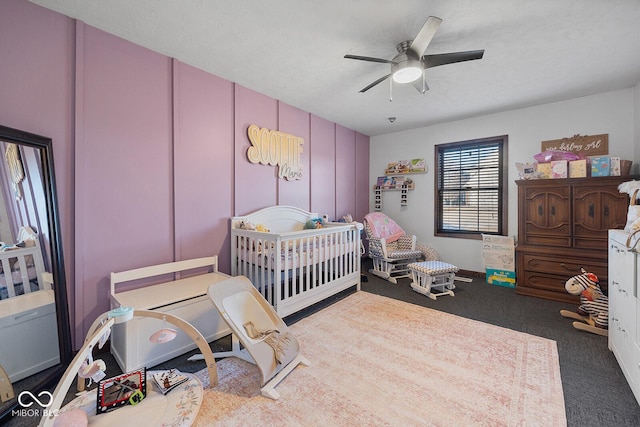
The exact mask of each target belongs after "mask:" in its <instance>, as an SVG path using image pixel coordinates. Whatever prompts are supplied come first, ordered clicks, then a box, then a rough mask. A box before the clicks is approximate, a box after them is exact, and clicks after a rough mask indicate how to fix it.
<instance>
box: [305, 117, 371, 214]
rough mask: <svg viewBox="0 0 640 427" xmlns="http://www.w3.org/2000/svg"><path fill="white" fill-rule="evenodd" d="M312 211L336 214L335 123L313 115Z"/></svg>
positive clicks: (311, 137)
mask: <svg viewBox="0 0 640 427" xmlns="http://www.w3.org/2000/svg"><path fill="white" fill-rule="evenodd" d="M310 139H311V147H310V150H309V151H310V152H311V164H310V171H309V176H310V179H311V188H312V189H313V191H311V211H312V212H317V213H319V214H321V215H322V214H325V213H326V214H328V215H329V216H330V217H331V219H335V216H336V130H335V124H334V123H332V122H330V121H328V120H325V119H322V118H320V117H317V116H314V115H313V114H312V115H311V136H310ZM367 203H368V202H367Z"/></svg>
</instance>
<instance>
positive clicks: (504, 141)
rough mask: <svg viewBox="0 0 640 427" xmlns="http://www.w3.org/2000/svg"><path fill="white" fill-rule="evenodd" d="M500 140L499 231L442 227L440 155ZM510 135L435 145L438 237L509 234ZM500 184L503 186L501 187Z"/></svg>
mask: <svg viewBox="0 0 640 427" xmlns="http://www.w3.org/2000/svg"><path fill="white" fill-rule="evenodd" d="M495 142H498V143H499V145H500V150H501V158H500V160H499V162H500V164H499V166H498V167H499V174H500V175H501V176H500V177H499V187H498V190H501V191H499V193H498V195H499V200H498V208H497V211H498V212H497V213H498V216H499V218H498V231H497V232H486V231H470V230H462V231H451V230H444V229H442V228H441V226H440V224H441V222H442V221H441V218H442V208H443V206H442V204H441V203H440V182H441V179H440V169H441V166H440V156H441V154H442V153H444V152H445V151H446V150H451V149H458V148H462V149H464V148H465V146H466V147H467V148H472V147H474V146H478V145H483V144H491V143H495ZM508 142H509V136H508V135H499V136H492V137H487V138H478V139H470V140H466V141H458V142H449V143H445V144H436V145H435V146H434V174H435V176H434V203H435V211H434V228H433V230H434V236H437V237H453V238H460V239H473V240H481V239H482V234H494V235H499V236H506V235H507V234H508V175H509V173H508V147H509V144H508ZM500 186H501V187H502V188H500Z"/></svg>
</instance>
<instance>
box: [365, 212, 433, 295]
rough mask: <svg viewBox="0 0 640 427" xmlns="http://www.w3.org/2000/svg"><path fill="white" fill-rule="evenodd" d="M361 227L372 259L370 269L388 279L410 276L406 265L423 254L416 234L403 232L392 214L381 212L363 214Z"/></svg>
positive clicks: (395, 281)
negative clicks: (417, 242) (362, 225)
mask: <svg viewBox="0 0 640 427" xmlns="http://www.w3.org/2000/svg"><path fill="white" fill-rule="evenodd" d="M364 230H365V233H366V235H367V239H368V240H369V258H371V259H372V260H373V268H372V269H371V270H369V272H370V273H372V274H375V275H376V276H379V277H381V278H383V279H385V280H388V281H389V282H391V283H398V281H397V279H399V278H402V277H410V276H411V271H410V270H409V269H408V268H407V265H409V264H411V263H413V262H416V261H417V260H418V259H420V258H421V257H422V252H421V251H420V250H419V249H417V248H416V236H415V235H411V234H406V233H405V232H404V230H402V228H400V226H399V225H398V224H397V223H396V222H395V221H394V220H392V219H391V218H389V217H388V216H387V215H385V214H383V213H381V212H374V213H369V214H367V215H366V216H365V217H364Z"/></svg>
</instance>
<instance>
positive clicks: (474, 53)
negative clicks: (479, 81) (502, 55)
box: [422, 50, 484, 69]
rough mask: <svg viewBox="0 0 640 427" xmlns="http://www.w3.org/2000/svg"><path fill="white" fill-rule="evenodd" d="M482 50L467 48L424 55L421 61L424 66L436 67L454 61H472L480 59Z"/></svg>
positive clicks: (482, 53)
mask: <svg viewBox="0 0 640 427" xmlns="http://www.w3.org/2000/svg"><path fill="white" fill-rule="evenodd" d="M483 55H484V50H468V51H465V52H451V53H440V54H437V55H424V56H423V57H422V62H423V64H424V68H425V69H426V68H432V67H438V66H440V65H447V64H453V63H455V62H464V61H473V60H474V59H481V58H482V56H483Z"/></svg>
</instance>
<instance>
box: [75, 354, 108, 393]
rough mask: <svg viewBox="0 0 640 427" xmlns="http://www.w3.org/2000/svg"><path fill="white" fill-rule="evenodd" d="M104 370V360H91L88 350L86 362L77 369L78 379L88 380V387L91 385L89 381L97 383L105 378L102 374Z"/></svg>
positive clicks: (105, 367)
mask: <svg viewBox="0 0 640 427" xmlns="http://www.w3.org/2000/svg"><path fill="white" fill-rule="evenodd" d="M106 369H107V365H106V364H105V363H104V360H102V359H98V360H93V356H92V355H91V349H90V350H89V355H88V356H87V360H85V361H84V362H83V363H82V365H81V366H80V369H78V376H79V377H80V378H89V385H91V381H95V382H99V381H100V380H101V379H103V378H104V377H105V376H106V374H105V372H104V371H105V370H106Z"/></svg>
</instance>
